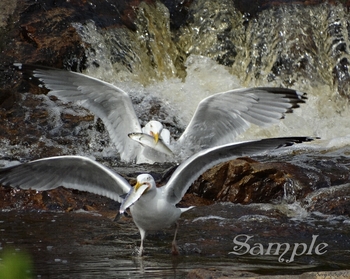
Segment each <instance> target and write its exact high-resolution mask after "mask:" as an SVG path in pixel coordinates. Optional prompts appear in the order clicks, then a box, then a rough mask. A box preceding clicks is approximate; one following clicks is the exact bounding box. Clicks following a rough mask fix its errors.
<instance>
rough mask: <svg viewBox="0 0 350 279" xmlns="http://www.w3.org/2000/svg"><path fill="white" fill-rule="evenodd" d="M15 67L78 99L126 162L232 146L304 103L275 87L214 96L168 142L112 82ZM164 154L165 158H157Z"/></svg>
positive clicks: (167, 158)
mask: <svg viewBox="0 0 350 279" xmlns="http://www.w3.org/2000/svg"><path fill="white" fill-rule="evenodd" d="M14 66H15V67H16V68H17V69H19V70H21V71H22V72H23V73H27V74H29V75H30V76H34V77H36V78H37V79H39V80H40V81H41V82H42V83H43V84H44V85H45V87H46V88H47V89H49V90H51V91H50V92H49V93H48V95H54V96H56V97H57V98H59V99H61V100H62V101H64V102H77V101H78V102H79V105H81V106H82V107H84V108H86V109H88V110H90V111H91V112H92V113H94V114H95V115H96V116H97V117H99V118H100V119H101V120H102V122H103V123H104V125H105V126H106V128H107V131H108V133H109V135H110V138H111V140H112V142H113V143H114V145H115V147H116V149H117V151H118V152H119V154H120V158H121V160H122V161H125V162H134V161H136V162H137V163H144V162H146V163H154V162H157V161H158V162H159V161H182V160H184V159H185V158H188V157H189V156H190V155H192V154H194V153H195V152H198V151H199V150H202V149H206V148H210V147H214V146H219V145H222V144H227V143H231V142H234V139H235V138H236V137H237V135H238V134H240V133H242V132H244V131H245V130H247V129H248V128H249V126H250V123H252V124H255V125H259V126H267V125H270V124H275V123H277V122H278V121H279V120H280V119H281V118H283V117H284V115H285V113H288V112H292V111H293V109H294V108H297V107H299V103H303V102H304V99H306V97H305V96H306V94H305V93H302V92H299V91H296V90H293V89H286V88H274V87H261V88H259V87H258V88H246V89H245V88H244V89H236V90H230V91H227V92H222V93H218V94H214V95H212V96H209V97H207V98H205V99H203V100H202V101H201V102H200V103H199V104H198V107H197V109H196V111H195V113H194V115H193V117H192V119H191V121H190V123H189V124H188V125H187V127H186V129H185V131H184V132H183V134H182V135H181V137H180V138H179V139H178V140H177V141H172V142H170V133H169V130H167V129H165V128H164V127H163V125H162V124H161V123H160V122H159V121H155V120H152V121H150V122H148V123H147V124H146V125H145V127H143V128H141V125H140V123H139V120H138V117H137V116H136V112H135V110H134V107H133V104H132V101H131V99H130V96H129V95H128V94H127V93H126V92H124V91H123V90H122V89H120V88H118V87H116V86H115V85H113V84H110V83H107V82H104V81H102V80H99V79H96V78H93V77H89V76H87V75H84V74H81V73H77V72H71V71H66V70H59V69H54V68H48V67H43V66H37V65H27V64H21V63H15V64H14ZM141 133H145V134H148V135H151V136H152V137H153V138H154V142H153V143H151V144H150V145H151V147H152V148H153V150H152V149H151V148H149V147H148V146H147V145H148V144H147V142H143V138H141V139H140V137H139V136H138V135H140V134H141ZM129 134H130V137H129ZM130 138H131V139H130ZM137 141H138V142H137ZM139 142H140V143H141V144H139ZM158 142H160V143H159V144H158ZM164 145H165V146H167V147H168V148H164ZM154 149H155V150H157V151H154ZM158 151H160V152H158ZM164 152H165V153H166V154H167V156H164V154H161V153H164ZM172 153H174V154H172ZM172 155H174V156H172Z"/></svg>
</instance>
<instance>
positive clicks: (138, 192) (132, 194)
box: [119, 182, 149, 214]
mask: <svg viewBox="0 0 350 279" xmlns="http://www.w3.org/2000/svg"><path fill="white" fill-rule="evenodd" d="M148 187H149V185H147V184H141V183H139V182H137V183H136V185H135V186H134V187H132V188H131V189H130V191H129V193H128V194H127V195H126V197H125V199H124V200H123V202H122V204H121V205H120V209H119V213H120V214H123V213H124V211H125V210H126V209H128V208H129V207H130V206H132V205H133V204H134V203H135V202H136V201H137V200H138V199H139V198H140V197H141V196H142V194H143V193H144V192H145V191H146V190H147V189H148Z"/></svg>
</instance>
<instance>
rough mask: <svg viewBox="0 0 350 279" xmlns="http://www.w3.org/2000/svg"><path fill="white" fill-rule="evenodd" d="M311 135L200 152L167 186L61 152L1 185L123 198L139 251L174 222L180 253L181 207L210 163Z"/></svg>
mask: <svg viewBox="0 0 350 279" xmlns="http://www.w3.org/2000/svg"><path fill="white" fill-rule="evenodd" d="M311 140H313V139H312V138H309V137H287V138H270V139H263V140H257V141H247V142H240V143H231V144H226V145H222V146H219V147H213V148H210V149H206V150H202V151H200V152H198V153H196V154H195V155H193V156H191V157H190V158H188V159H187V160H185V161H184V162H183V163H181V164H180V165H179V166H178V168H177V169H176V170H175V172H174V173H173V174H172V176H171V177H170V179H169V181H168V182H167V183H166V185H164V186H162V187H156V184H155V181H154V179H153V177H152V176H151V175H149V174H141V175H139V176H138V177H137V183H136V185H135V186H134V187H131V186H130V184H129V183H128V182H127V181H126V180H125V179H124V178H123V177H121V176H120V175H118V174H116V173H115V172H113V171H112V170H110V169H108V168H107V167H105V166H103V165H102V164H100V163H97V162H95V161H93V160H91V159H89V158H86V157H81V156H58V157H50V158H45V159H39V160H36V161H32V162H28V163H24V164H20V165H16V166H10V167H7V168H3V169H0V184H2V185H4V186H11V187H18V188H20V189H34V190H38V191H43V190H50V189H54V188H57V187H59V186H63V187H66V188H70V189H76V190H80V191H87V192H91V193H94V194H99V195H103V196H106V197H108V198H110V199H113V200H116V201H118V202H121V207H120V213H124V211H125V210H126V209H127V208H130V212H131V215H132V217H133V221H134V223H135V224H136V226H137V227H138V229H139V231H140V235H141V245H140V249H139V251H138V252H139V253H138V254H139V255H140V256H142V255H143V253H144V248H143V243H144V239H145V237H146V234H147V232H149V231H154V230H161V229H163V228H167V227H169V226H171V225H173V224H176V231H175V235H174V239H173V242H172V252H173V254H177V253H178V250H177V246H176V232H177V229H178V225H177V220H178V219H179V217H180V215H181V214H182V213H183V212H185V211H187V210H189V209H191V208H192V207H189V208H178V207H176V204H177V203H179V202H180V200H181V199H182V197H183V196H184V194H185V193H186V192H187V190H188V188H189V187H190V186H191V184H192V183H193V182H194V181H195V179H197V178H198V176H199V175H200V174H202V173H203V172H204V171H206V170H207V169H209V168H210V167H212V166H214V165H216V164H219V163H221V162H224V161H228V160H231V159H234V158H236V157H238V156H249V155H258V154H263V152H266V151H271V150H275V149H279V148H281V147H285V146H290V145H293V144H294V143H301V142H306V141H311ZM125 194H127V195H126V197H125V198H122V196H124V195H125Z"/></svg>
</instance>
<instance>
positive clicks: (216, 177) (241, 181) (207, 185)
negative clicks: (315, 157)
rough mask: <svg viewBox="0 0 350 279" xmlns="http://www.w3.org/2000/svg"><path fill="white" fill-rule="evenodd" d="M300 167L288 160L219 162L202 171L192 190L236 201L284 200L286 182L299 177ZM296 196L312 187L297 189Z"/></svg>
mask: <svg viewBox="0 0 350 279" xmlns="http://www.w3.org/2000/svg"><path fill="white" fill-rule="evenodd" d="M295 172H296V167H295V166H293V165H291V164H286V163H259V162H257V161H255V160H252V159H249V158H242V159H238V160H233V161H230V162H226V163H222V164H219V165H217V166H215V167H213V168H212V169H210V170H209V171H207V172H205V173H204V174H203V175H201V176H200V177H199V178H198V179H197V181H196V182H195V183H194V184H193V185H192V186H191V188H190V191H191V192H192V193H196V194H197V195H198V196H199V197H202V198H205V199H208V200H212V201H228V202H234V203H243V204H246V203H252V202H268V201H273V200H282V199H283V197H284V196H285V195H286V185H287V184H289V183H291V180H292V179H293V178H295V175H294V174H295ZM295 190H296V191H295V193H294V197H295V198H300V197H301V196H304V195H305V194H306V193H308V192H311V189H310V187H299V189H298V188H296V189H295Z"/></svg>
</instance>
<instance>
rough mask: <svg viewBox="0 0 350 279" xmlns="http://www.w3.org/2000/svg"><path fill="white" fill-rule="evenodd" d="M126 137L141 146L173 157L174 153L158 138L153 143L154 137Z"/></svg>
mask: <svg viewBox="0 0 350 279" xmlns="http://www.w3.org/2000/svg"><path fill="white" fill-rule="evenodd" d="M128 136H129V138H131V139H133V140H135V141H137V142H139V143H140V144H142V145H143V146H148V147H151V148H153V149H155V150H157V151H159V152H162V153H165V154H167V155H169V156H174V153H173V152H172V151H171V149H170V148H169V147H168V146H167V145H166V144H165V143H164V142H163V141H162V139H159V137H158V136H157V138H156V140H158V142H155V138H154V137H152V136H150V135H147V134H144V133H130V134H128Z"/></svg>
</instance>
